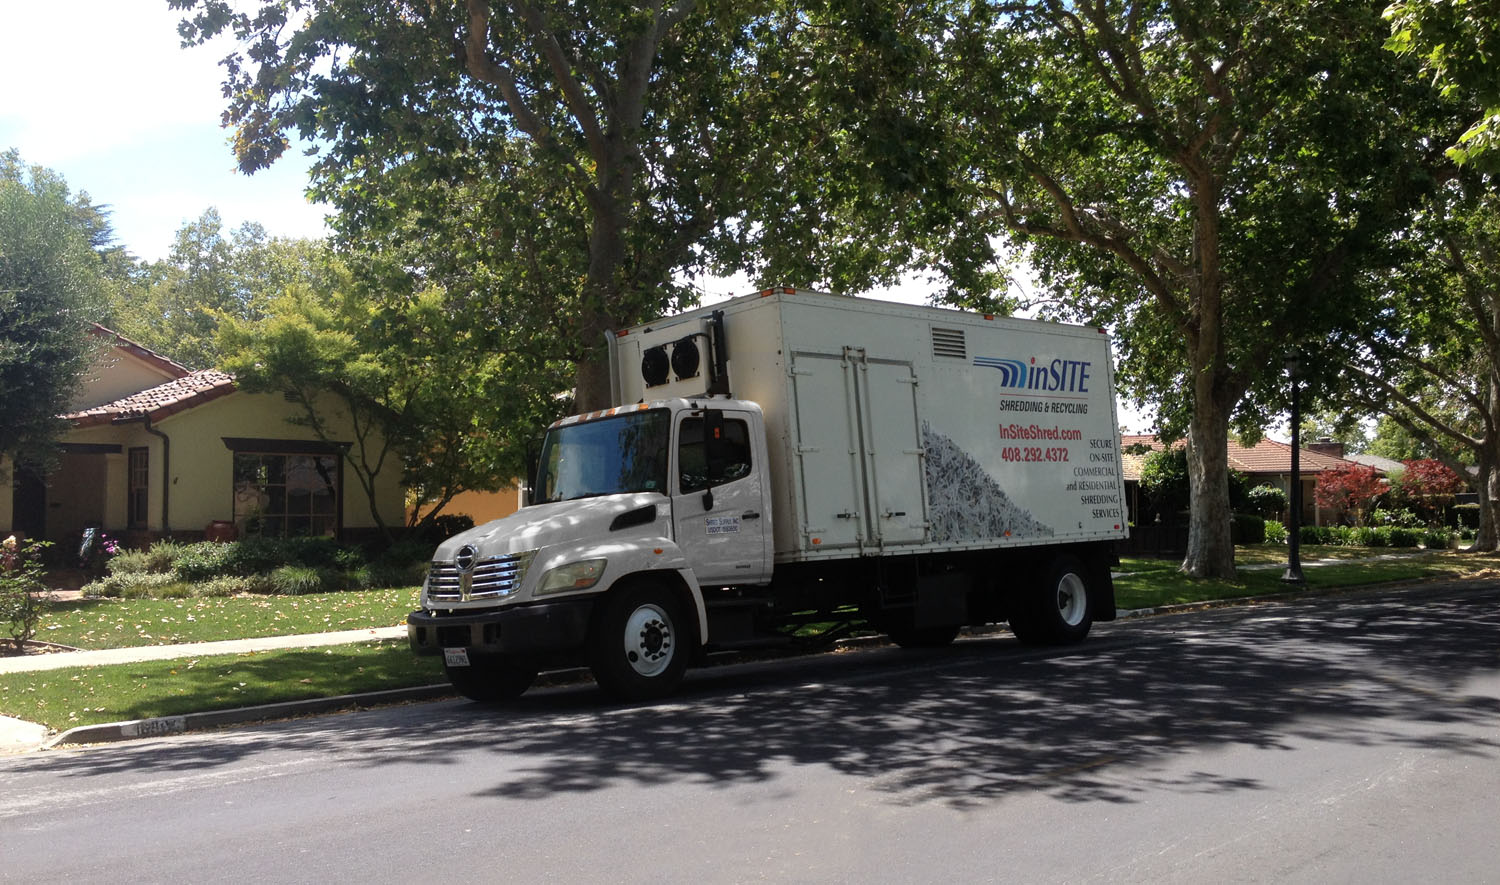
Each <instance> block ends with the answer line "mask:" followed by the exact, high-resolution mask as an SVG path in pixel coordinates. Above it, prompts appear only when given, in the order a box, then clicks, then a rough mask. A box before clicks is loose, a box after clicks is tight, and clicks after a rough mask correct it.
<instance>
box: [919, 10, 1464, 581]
mask: <svg viewBox="0 0 1500 885" xmlns="http://www.w3.org/2000/svg"><path fill="white" fill-rule="evenodd" d="M944 9H946V10H947V11H948V21H947V22H946V23H945V25H944V27H942V28H941V29H938V30H937V33H940V34H941V36H940V37H939V38H936V39H937V42H934V43H932V44H931V45H930V51H931V52H932V53H933V54H934V55H937V56H940V57H941V59H942V64H940V65H937V66H934V67H931V68H921V70H936V71H939V72H940V74H939V75H935V76H933V77H931V78H929V79H927V80H919V81H918V82H917V83H915V84H913V86H912V88H911V89H910V90H909V92H910V93H911V94H912V95H914V96H916V98H913V99H912V100H911V102H910V106H909V108H908V113H909V114H910V115H911V116H912V117H913V118H914V119H916V120H917V121H919V122H923V123H927V124H930V127H932V128H934V129H936V130H938V131H939V132H940V133H941V135H942V136H943V138H941V139H939V140H938V144H940V145H941V148H940V149H941V151H942V156H945V157H949V158H951V160H950V168H951V174H950V178H949V181H950V183H951V186H952V192H953V193H954V194H955V195H957V198H958V199H957V202H956V203H951V204H950V211H951V212H952V214H953V223H952V225H951V229H952V230H955V231H959V232H961V233H955V234H954V237H953V239H954V241H956V242H959V243H961V244H965V245H964V247H963V248H958V249H949V250H947V251H946V252H945V253H944V254H943V255H942V256H941V260H942V262H945V263H946V265H947V266H948V267H951V268H952V272H951V273H950V278H957V279H967V278H972V277H975V276H976V274H975V273H974V272H973V270H974V269H975V268H978V267H982V266H986V265H988V264H991V263H993V261H994V259H995V255H994V251H993V248H992V247H991V245H990V243H989V242H988V237H989V236H991V235H999V234H1005V235H1008V236H1009V237H1011V238H1013V239H1014V240H1015V241H1016V242H1017V244H1018V246H1020V247H1021V248H1025V249H1028V250H1029V255H1030V257H1031V260H1032V262H1033V264H1034V265H1035V266H1036V268H1037V269H1038V271H1039V275H1040V278H1041V282H1042V283H1043V284H1044V285H1045V286H1047V287H1048V288H1049V289H1050V290H1051V291H1052V292H1053V294H1054V295H1055V296H1056V298H1057V299H1058V300H1059V302H1060V303H1063V304H1066V305H1067V306H1068V310H1067V311H1066V313H1067V314H1068V315H1070V316H1073V317H1076V318H1079V319H1083V320H1086V321H1090V322H1094V323H1099V324H1106V325H1109V326H1110V327H1112V328H1113V329H1114V330H1115V332H1116V335H1117V338H1116V343H1117V345H1118V347H1119V348H1120V350H1121V353H1122V360H1121V367H1120V377H1121V379H1122V381H1123V383H1124V384H1126V385H1127V386H1128V387H1130V388H1131V389H1132V390H1133V392H1135V393H1136V394H1138V395H1144V396H1145V397H1146V398H1150V399H1153V400H1155V401H1157V402H1159V403H1161V411H1162V415H1163V418H1164V421H1165V424H1166V426H1165V427H1164V428H1163V430H1164V434H1163V435H1164V436H1168V437H1170V436H1173V435H1177V434H1183V433H1185V436H1186V438H1187V444H1188V465H1189V470H1190V475H1191V479H1192V488H1193V498H1192V504H1191V517H1190V525H1189V540H1188V551H1187V555H1186V556H1185V558H1184V561H1183V565H1182V568H1183V570H1184V571H1185V572H1187V573H1188V574H1190V575H1194V576H1199V577H1224V576H1229V575H1232V574H1233V572H1234V558H1233V557H1234V554H1233V548H1232V546H1231V539H1230V501H1229V469H1228V457H1227V445H1228V438H1229V430H1230V425H1231V423H1232V422H1237V423H1239V424H1240V426H1241V427H1242V429H1244V428H1248V427H1251V426H1255V425H1261V424H1263V423H1264V421H1265V419H1266V418H1267V417H1268V414H1269V412H1270V411H1272V410H1274V409H1279V408H1280V407H1281V406H1282V405H1283V404H1284V403H1285V402H1286V394H1285V390H1286V385H1285V379H1284V376H1282V375H1281V373H1280V371H1279V369H1280V365H1281V362H1282V359H1281V357H1282V354H1283V353H1284V352H1285V350H1286V349H1288V348H1289V347H1291V346H1293V345H1295V344H1300V343H1311V342H1317V341H1319V340H1321V338H1322V336H1323V335H1325V334H1326V333H1327V332H1328V331H1329V330H1331V329H1334V328H1337V327H1339V325H1340V324H1342V323H1344V322H1345V321H1346V313H1347V311H1348V310H1349V309H1350V307H1351V305H1352V304H1354V303H1355V302H1354V294H1355V293H1356V292H1357V291H1358V290H1359V287H1360V285H1362V284H1363V283H1364V281H1365V277H1364V273H1363V272H1364V271H1365V270H1366V269H1368V268H1371V267H1379V266H1383V265H1385V264H1387V263H1388V262H1389V259H1390V255H1389V252H1388V247H1389V242H1390V239H1391V238H1392V237H1393V235H1394V233H1395V232H1396V231H1399V230H1400V229H1401V228H1402V226H1403V225H1404V222H1405V219H1406V218H1407V216H1408V215H1409V213H1410V212H1411V211H1412V209H1413V207H1414V205H1415V203H1416V200H1417V198H1418V197H1419V196H1420V195H1421V194H1422V193H1424V192H1425V191H1426V189H1428V188H1429V187H1430V186H1431V182H1432V172H1431V170H1432V168H1433V166H1434V165H1435V164H1436V163H1437V162H1438V160H1439V159H1440V158H1441V155H1440V154H1438V155H1437V158H1434V156H1433V153H1434V152H1433V151H1431V150H1429V151H1425V152H1424V149H1423V145H1424V141H1423V140H1424V139H1425V138H1429V137H1430V135H1431V133H1432V132H1433V131H1436V130H1437V129H1438V128H1439V123H1438V122H1436V121H1438V120H1440V119H1442V114H1441V111H1442V108H1441V106H1440V105H1439V104H1438V103H1437V101H1436V98H1435V96H1434V95H1433V94H1432V93H1431V92H1430V91H1427V90H1425V88H1424V87H1421V86H1420V84H1415V83H1414V81H1413V80H1412V79H1410V78H1408V77H1402V76H1397V74H1398V72H1399V69H1400V68H1401V64H1400V63H1399V62H1398V60H1397V59H1396V57H1394V56H1392V55H1390V54H1389V53H1385V52H1383V51H1381V50H1380V47H1379V39H1378V37H1379V36H1380V35H1381V34H1382V33H1383V25H1382V23H1381V22H1380V20H1379V18H1378V17H1377V15H1376V14H1375V12H1374V11H1373V10H1371V9H1370V8H1369V7H1368V5H1366V4H1362V3H1355V2H1335V3H1332V4H1318V5H1316V6H1314V5H1310V4H1305V3H1301V2H1296V0H1285V2H1273V3H1269V4H1267V3H1258V4H1245V3H1240V2H1233V0H1224V2H1210V3H1200V4H1191V5H1183V4H1164V5H1135V4H1106V3H1099V2H1092V0H1082V2H1076V3H1068V2H1063V0H1033V2H1013V3H1005V4H974V5H972V6H969V5H963V6H961V5H958V4H954V5H953V6H951V7H947V6H945V7H944ZM919 128H920V127H919ZM976 294H977V296H978V297H976V298H961V299H959V300H960V303H964V304H970V305H972V306H976V307H978V306H982V305H984V304H985V298H986V297H987V296H986V294H985V293H976ZM1310 368H1311V369H1313V370H1314V371H1320V370H1321V366H1318V365H1312V366H1310Z"/></svg>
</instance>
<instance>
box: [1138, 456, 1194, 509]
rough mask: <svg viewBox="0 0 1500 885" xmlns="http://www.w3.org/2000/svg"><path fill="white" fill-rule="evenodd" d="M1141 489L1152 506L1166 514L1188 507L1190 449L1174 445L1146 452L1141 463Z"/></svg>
mask: <svg viewBox="0 0 1500 885" xmlns="http://www.w3.org/2000/svg"><path fill="white" fill-rule="evenodd" d="M1141 491H1142V492H1144V493H1145V495H1146V500H1147V501H1148V502H1149V503H1150V505H1151V509H1152V510H1153V511H1155V512H1156V513H1158V514H1162V515H1163V516H1170V515H1171V514H1175V513H1177V512H1178V511H1180V510H1185V509H1187V506H1188V500H1189V497H1190V489H1189V485H1188V469H1187V450H1186V449H1184V448H1182V447H1180V446H1174V447H1169V448H1166V449H1162V450H1161V451H1157V452H1152V453H1151V454H1149V455H1147V456H1146V458H1145V461H1144V462H1143V463H1142V464H1141Z"/></svg>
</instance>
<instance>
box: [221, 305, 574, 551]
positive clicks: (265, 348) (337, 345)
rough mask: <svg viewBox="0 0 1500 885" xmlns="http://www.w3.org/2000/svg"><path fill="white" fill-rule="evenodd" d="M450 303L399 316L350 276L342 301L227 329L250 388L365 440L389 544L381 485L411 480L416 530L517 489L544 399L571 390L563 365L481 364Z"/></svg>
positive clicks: (508, 357) (357, 455)
mask: <svg viewBox="0 0 1500 885" xmlns="http://www.w3.org/2000/svg"><path fill="white" fill-rule="evenodd" d="M446 300H447V299H446V298H445V296H444V293H442V292H440V291H437V290H427V291H424V292H420V293H415V294H414V296H413V297H411V298H410V299H409V300H408V301H406V302H405V303H404V306H403V307H402V308H400V309H397V308H392V307H390V306H389V305H387V304H384V303H382V302H380V301H378V300H376V299H373V298H371V297H370V296H369V295H368V293H366V292H365V291H364V290H363V289H362V288H361V287H360V286H359V285H358V284H356V283H355V282H354V281H353V280H352V278H349V277H346V278H345V279H344V281H343V287H342V288H340V289H338V290H336V291H332V292H323V293H315V292H312V291H311V290H310V289H308V288H307V287H305V286H295V287H292V288H291V289H290V290H289V291H288V292H287V293H286V294H284V295H283V296H281V297H280V298H277V299H275V300H273V301H271V302H270V303H269V304H268V305H267V311H266V315H265V316H264V317H263V318H261V319H259V320H244V319H237V318H232V317H231V318H226V319H225V321H224V322H223V324H222V325H221V326H220V327H219V330H218V344H219V347H220V348H221V350H222V352H223V353H224V358H223V361H222V362H223V366H224V368H225V369H226V370H227V371H229V372H231V373H233V374H234V375H235V381H236V383H237V384H238V385H239V386H240V387H241V388H242V389H244V390H247V391H251V392H276V393H281V394H282V395H284V396H285V397H286V398H287V399H288V400H289V401H291V402H293V403H295V404H296V405H297V406H299V407H300V409H301V415H300V417H299V418H298V419H297V423H299V424H302V425H303V426H306V427H309V428H311V429H312V431H313V432H314V434H315V435H316V436H317V437H318V438H319V439H321V440H324V441H327V442H331V441H333V438H332V435H331V434H332V431H331V427H332V426H333V419H334V418H335V416H337V415H340V414H342V415H343V416H345V417H347V419H348V421H349V426H351V427H352V428H353V433H354V437H355V438H354V440H353V444H352V445H351V447H350V448H349V449H348V450H347V451H346V452H345V453H344V460H345V464H346V465H347V466H348V467H349V470H350V472H351V473H352V474H353V475H354V477H355V481H356V482H358V483H359V484H360V485H361V487H363V488H364V490H365V492H366V494H367V496H368V499H369V500H370V502H371V511H370V512H371V516H372V517H373V518H374V521H375V523H376V525H377V526H379V527H380V529H381V531H382V533H384V534H386V535H387V536H388V537H389V536H390V533H391V527H389V526H387V525H386V524H385V522H384V519H383V517H382V515H381V514H380V513H379V511H378V510H377V509H375V505H374V502H375V500H376V499H375V495H374V489H375V484H376V480H377V477H379V476H381V475H382V474H386V475H388V473H387V471H390V470H401V471H402V474H403V482H404V484H405V486H406V487H407V488H408V489H409V490H410V491H411V492H412V493H413V494H414V497H415V499H416V504H417V506H416V507H414V508H413V509H412V511H411V523H412V524H413V525H416V524H420V525H426V524H428V523H430V522H431V521H432V519H433V518H434V517H436V516H437V514H438V513H439V512H440V511H441V510H442V508H443V506H444V505H446V504H447V503H448V502H449V501H450V500H451V499H452V498H453V496H454V495H456V494H457V493H459V492H461V491H465V490H486V491H492V490H495V489H498V488H501V487H503V486H506V485H508V484H510V483H511V482H513V481H514V479H515V478H516V477H518V476H520V475H522V468H523V463H524V462H523V457H524V450H525V443H526V437H525V436H524V435H522V434H523V433H524V432H525V431H524V428H530V427H535V426H537V425H538V424H539V423H540V422H541V416H543V415H546V414H547V413H548V412H549V411H550V410H551V409H552V408H553V405H554V404H553V403H552V401H551V400H550V398H547V397H545V396H540V398H539V396H538V394H537V393H536V392H537V391H538V390H546V389H549V388H551V389H555V388H556V386H557V385H559V384H561V383H562V377H561V372H560V371H559V367H557V366H548V365H545V364H540V365H538V364H534V363H530V362H528V361H526V360H523V359H520V358H517V357H516V356H515V355H513V354H492V355H489V356H487V357H484V356H481V355H479V354H477V353H476V351H475V349H474V348H473V346H472V340H471V339H472V338H473V336H474V329H473V327H472V326H471V325H470V324H469V323H468V322H467V321H466V320H465V319H464V318H462V317H458V316H455V315H454V314H453V313H451V312H450V311H448V310H447V309H446V306H445V302H446ZM548 373H550V374H548ZM538 374H542V375H546V376H547V377H545V378H543V379H542V383H540V384H537V383H534V382H535V381H536V380H537V379H536V376H537V375H538ZM424 507H425V508H426V509H425V510H424Z"/></svg>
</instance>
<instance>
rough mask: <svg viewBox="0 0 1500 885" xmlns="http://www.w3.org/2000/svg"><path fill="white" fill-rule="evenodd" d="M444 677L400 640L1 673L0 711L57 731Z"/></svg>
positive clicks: (438, 662)
mask: <svg viewBox="0 0 1500 885" xmlns="http://www.w3.org/2000/svg"><path fill="white" fill-rule="evenodd" d="M443 681H444V678H443V664H442V659H441V658H435V657H417V656H416V655H413V654H412V653H411V651H410V650H409V649H408V648H407V646H406V643H405V642H404V641H396V642H362V643H357V644H353V645H341V646H336V647H333V648H324V649H298V650H292V651H275V652H263V653H260V654H242V655H218V656H214V657H205V658H196V659H195V658H186V659H182V660H177V661H152V662H149V663H139V664H120V665H115V666H109V667H71V668H68V669H63V670H44V671H40V672H35V673H11V674H6V675H0V714H3V715H6V716H13V717H15V718H18V719H25V720H27V721H30V722H39V723H42V724H44V725H47V726H49V727H51V728H55V729H57V730H59V731H63V730H66V729H69V728H73V727H75V726H78V725H92V724H96V723H100V722H119V721H122V720H129V719H149V718H154V717H158V716H178V715H182V714H184V713H202V712H207V711H210V710H229V709H236V708H239V707H252V706H255V705H257V704H270V703H276V702H279V701H295V700H303V699H306V698H327V697H335V696H337V695H343V694H356V693H361V692H368V691H384V690H386V689H392V688H406V687H409V686H414V685H434V684H439V683H442V682H443Z"/></svg>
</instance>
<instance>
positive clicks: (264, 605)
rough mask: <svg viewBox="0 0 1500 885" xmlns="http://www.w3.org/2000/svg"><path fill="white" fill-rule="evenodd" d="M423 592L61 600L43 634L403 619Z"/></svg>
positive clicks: (205, 635) (157, 636)
mask: <svg viewBox="0 0 1500 885" xmlns="http://www.w3.org/2000/svg"><path fill="white" fill-rule="evenodd" d="M418 592H419V591H418V589H417V588H415V587H404V588H400V589H394V590H359V591H347V592H342V593H314V594H309V595H306V596H235V597H215V598H207V599H81V600H78V601H76V602H59V603H54V604H53V605H52V607H51V610H50V611H48V612H47V614H46V615H45V616H44V617H43V618H42V620H41V623H40V624H38V626H37V631H36V638H37V639H41V640H45V641H47V642H55V643H58V644H60V645H71V646H73V647H75V648H90V649H92V648H128V647H133V646H139V645H176V644H179V643H184V642H212V641H215V640H219V639H250V638H254V637H259V636H290V635H294V634H297V633H327V632H330V631H333V630H358V629H363V628H367V627H389V626H393V625H396V624H400V623H401V622H402V621H403V620H404V619H405V618H406V615H407V614H408V613H409V612H411V611H412V610H413V609H415V608H416V607H417V594H418Z"/></svg>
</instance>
